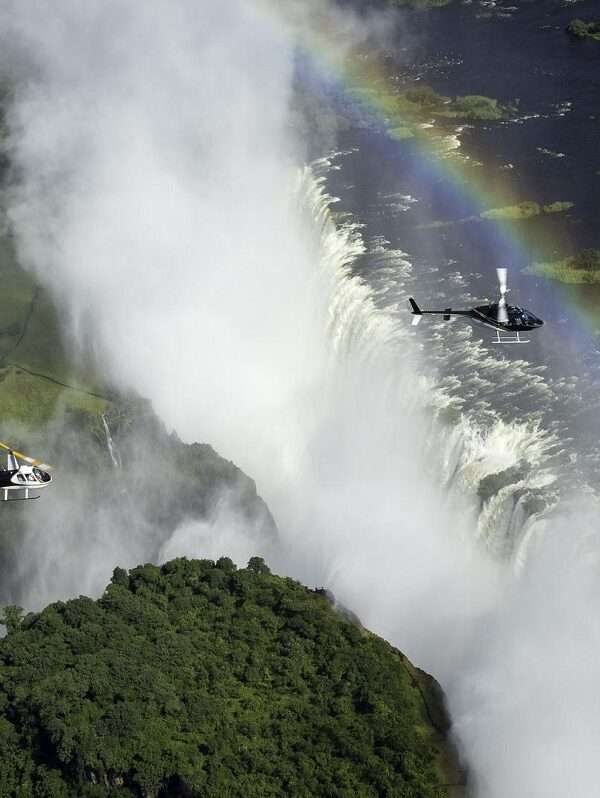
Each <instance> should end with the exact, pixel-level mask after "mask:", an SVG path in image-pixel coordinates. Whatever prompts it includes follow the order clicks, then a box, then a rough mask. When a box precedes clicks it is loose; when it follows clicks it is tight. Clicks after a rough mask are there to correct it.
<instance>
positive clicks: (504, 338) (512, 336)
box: [492, 330, 529, 344]
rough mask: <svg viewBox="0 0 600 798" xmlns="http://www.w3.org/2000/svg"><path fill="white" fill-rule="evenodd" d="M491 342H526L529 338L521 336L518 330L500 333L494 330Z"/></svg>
mask: <svg viewBox="0 0 600 798" xmlns="http://www.w3.org/2000/svg"><path fill="white" fill-rule="evenodd" d="M492 343H493V344H528V343H529V338H521V336H520V335H519V333H518V332H515V333H508V335H507V334H506V333H503V334H502V335H500V330H496V338H495V339H494V340H493V341H492Z"/></svg>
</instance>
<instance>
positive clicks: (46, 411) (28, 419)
mask: <svg viewBox="0 0 600 798" xmlns="http://www.w3.org/2000/svg"><path fill="white" fill-rule="evenodd" d="M109 404H110V403H109V402H108V400H106V399H101V398H100V397H98V396H93V395H91V394H89V393H87V392H86V391H85V390H80V389H74V388H67V387H65V386H63V385H59V384H57V383H56V382H53V381H52V378H46V377H44V376H38V375H34V374H31V373H28V372H27V371H24V370H23V369H22V368H20V367H18V366H6V367H4V368H0V407H2V417H3V419H4V420H6V419H10V420H13V421H16V422H19V423H22V424H25V425H27V426H31V427H38V426H41V425H42V424H44V423H46V422H47V421H48V420H49V419H50V418H52V417H53V416H54V415H55V414H56V413H57V412H58V411H61V412H62V411H64V410H66V409H77V410H82V411H85V412H87V413H90V414H98V413H103V412H105V410H106V409H107V408H108V406H109Z"/></svg>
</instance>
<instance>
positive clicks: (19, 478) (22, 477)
mask: <svg viewBox="0 0 600 798" xmlns="http://www.w3.org/2000/svg"><path fill="white" fill-rule="evenodd" d="M17 479H18V480H19V482H25V477H24V476H23V474H17Z"/></svg>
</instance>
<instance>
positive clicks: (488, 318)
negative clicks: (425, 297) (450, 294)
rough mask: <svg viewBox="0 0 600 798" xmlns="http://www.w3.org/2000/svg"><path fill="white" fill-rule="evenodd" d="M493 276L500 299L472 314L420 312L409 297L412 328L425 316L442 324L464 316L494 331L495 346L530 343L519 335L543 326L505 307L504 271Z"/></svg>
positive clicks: (447, 310) (528, 315) (522, 311)
mask: <svg viewBox="0 0 600 798" xmlns="http://www.w3.org/2000/svg"><path fill="white" fill-rule="evenodd" d="M496 274H497V275H498V283H499V285H500V299H499V300H498V302H495V303H494V304H492V305H479V306H478V307H475V308H472V309H471V310H452V308H445V309H444V310H421V308H420V307H419V306H418V305H417V303H416V302H415V300H414V299H413V298H412V297H410V299H409V300H408V301H409V302H410V307H411V311H412V314H413V317H414V318H413V320H412V323H413V325H416V324H418V323H419V322H420V321H421V319H422V318H423V316H424V315H425V314H426V313H431V314H437V315H441V316H443V317H444V321H449V320H450V317H451V316H465V317H466V318H468V319H470V320H471V321H473V322H475V323H476V324H482V325H484V326H485V327H491V328H492V329H493V330H496V336H497V337H496V339H495V340H494V341H493V342H492V343H494V344H527V343H529V339H523V338H521V336H520V333H522V332H529V331H530V330H535V329H536V328H537V327H541V326H542V324H543V323H544V322H543V321H542V319H538V317H537V316H534V315H533V313H532V312H531V311H529V310H526V309H525V308H520V307H518V306H517V305H507V304H506V294H507V293H508V291H509V288H508V287H507V282H506V280H507V269H496ZM501 333H504V335H501ZM507 333H508V335H507Z"/></svg>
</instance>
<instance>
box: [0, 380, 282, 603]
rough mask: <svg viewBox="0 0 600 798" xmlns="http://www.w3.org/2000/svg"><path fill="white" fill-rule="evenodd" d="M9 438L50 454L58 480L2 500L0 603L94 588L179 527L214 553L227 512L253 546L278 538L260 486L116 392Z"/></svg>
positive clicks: (156, 550) (145, 556)
mask: <svg viewBox="0 0 600 798" xmlns="http://www.w3.org/2000/svg"><path fill="white" fill-rule="evenodd" d="M39 390H43V386H42V387H40V388H39ZM5 439H8V440H10V441H11V443H12V444H13V445H15V446H16V448H18V449H19V450H21V451H25V452H32V453H36V454H37V453H42V452H43V456H44V458H45V459H47V460H48V461H49V462H50V463H52V464H53V465H54V472H53V473H54V480H55V481H54V483H53V484H52V485H51V486H50V487H49V488H48V489H46V491H44V492H43V493H42V494H41V497H40V499H39V501H36V502H18V503H15V504H14V505H10V506H4V507H3V510H4V512H3V513H2V514H0V604H1V603H11V604H15V603H16V604H23V605H24V606H27V607H32V606H40V603H42V604H43V603H46V602H47V601H48V600H51V599H52V598H54V597H64V596H70V595H78V594H79V593H81V592H92V593H93V594H94V595H97V594H98V593H99V592H100V591H101V590H102V587H103V585H104V584H105V583H106V579H107V578H108V577H109V576H110V573H111V572H112V569H113V568H114V567H115V565H117V564H118V563H124V564H127V565H131V564H134V563H136V562H140V561H144V560H145V561H153V562H156V561H158V560H159V559H161V558H162V557H164V556H165V555H164V554H162V550H163V547H165V545H167V547H168V542H169V541H170V539H171V537H172V536H173V535H174V533H175V532H176V530H178V529H179V528H180V526H182V525H184V526H188V525H191V526H192V527H193V528H195V525H196V526H197V528H198V530H199V532H198V539H197V545H192V546H191V549H192V551H194V552H196V551H197V552H199V553H200V552H205V551H212V547H211V544H210V538H211V536H214V535H216V534H217V530H218V529H219V527H220V526H221V527H222V526H223V524H224V521H223V516H225V522H226V523H227V524H232V523H233V524H234V525H235V526H236V528H237V529H239V530H240V536H244V535H247V536H248V551H250V552H257V551H262V550H264V549H265V548H266V547H267V546H268V544H269V543H270V542H272V541H273V540H274V539H275V538H276V535H277V530H276V526H275V522H274V521H273V518H272V516H271V514H270V512H269V510H268V508H267V506H266V504H265V502H264V501H263V500H262V499H261V497H260V496H259V495H258V494H257V491H256V485H255V483H254V481H253V480H252V479H250V477H248V476H246V474H244V473H243V472H242V471H241V470H240V469H239V468H238V467H237V466H235V465H234V464H233V463H231V462H230V461H228V460H226V459H224V458H223V457H221V456H220V455H218V454H217V453H216V452H215V451H214V449H212V447H211V446H209V445H208V444H199V443H194V444H186V443H183V442H182V441H181V440H179V438H178V437H177V436H176V435H175V434H174V433H169V432H167V430H166V429H165V427H164V425H163V424H162V423H161V422H160V421H159V419H158V418H157V416H156V415H155V414H154V412H153V411H152V408H151V407H150V405H149V403H148V402H145V401H143V400H141V399H139V398H132V397H129V398H124V397H123V396H120V395H116V394H112V395H111V396H110V398H107V399H106V400H105V404H104V406H103V407H102V408H95V409H91V408H89V407H88V408H85V409H83V408H77V407H73V406H70V407H69V406H67V407H64V406H63V408H62V410H60V411H59V412H55V414H54V416H53V418H52V420H51V421H49V422H48V423H47V425H41V426H38V427H37V428H35V427H32V428H29V429H23V428H22V427H18V428H17V430H16V431H12V432H11V431H8V435H6V438H5ZM200 533H202V535H203V536H204V537H203V538H202V537H201V536H200ZM192 534H194V533H193V532H192ZM194 540H196V538H194ZM192 543H193V541H192ZM207 545H208V547H209V548H206V546H207ZM184 550H185V549H184ZM175 551H176V553H178V552H179V549H178V547H177V546H176V547H175ZM167 556H168V554H167ZM171 556H172V555H171Z"/></svg>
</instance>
